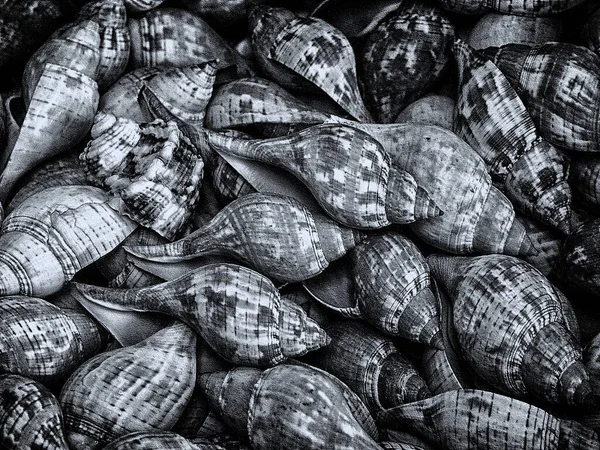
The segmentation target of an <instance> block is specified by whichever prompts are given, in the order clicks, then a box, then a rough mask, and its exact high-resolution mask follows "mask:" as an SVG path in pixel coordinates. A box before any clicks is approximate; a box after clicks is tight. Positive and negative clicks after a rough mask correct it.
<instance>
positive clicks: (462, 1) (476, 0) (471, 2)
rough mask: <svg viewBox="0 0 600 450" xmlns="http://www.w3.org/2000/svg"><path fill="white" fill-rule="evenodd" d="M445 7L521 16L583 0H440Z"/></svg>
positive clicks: (544, 12) (540, 13) (560, 8)
mask: <svg viewBox="0 0 600 450" xmlns="http://www.w3.org/2000/svg"><path fill="white" fill-rule="evenodd" d="M439 1H440V3H441V4H442V5H443V6H444V8H446V9H448V10H450V11H454V12H457V13H461V14H483V13H486V12H490V11H496V12H499V13H503V14H514V15H519V16H547V15H550V14H556V13H559V12H562V11H566V10H567V9H570V8H573V7H574V6H577V5H579V4H580V3H582V2H583V0H499V1H491V2H490V1H488V0H439Z"/></svg>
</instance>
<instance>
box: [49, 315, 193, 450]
mask: <svg viewBox="0 0 600 450" xmlns="http://www.w3.org/2000/svg"><path fill="white" fill-rule="evenodd" d="M195 379H196V333H194V332H193V331H192V329H191V328H189V327H188V326H187V325H185V324H183V323H174V324H172V325H170V326H168V327H166V328H164V329H162V330H160V331H158V332H157V333H155V334H153V335H152V336H150V337H149V338H147V339H145V340H144V341H142V342H140V343H138V344H136V345H132V346H128V347H123V348H119V349H116V350H112V351H109V352H104V353H101V354H99V355H97V356H95V357H93V358H91V359H89V360H88V361H86V362H85V363H83V364H82V365H81V366H80V367H79V368H78V369H77V370H76V371H75V372H74V373H73V374H72V375H71V376H70V377H69V379H68V380H67V381H66V383H65V384H64V386H63V388H62V390H61V392H60V396H59V401H60V405H61V407H62V410H63V414H64V418H65V429H66V433H67V440H68V442H69V444H70V445H71V447H72V448H87V449H90V450H92V449H97V448H102V446H103V445H106V444H108V443H109V442H111V441H113V440H115V439H117V438H119V437H121V436H124V435H126V434H128V433H131V432H134V431H152V430H169V429H170V428H171V427H172V426H173V425H174V424H175V423H176V422H177V420H178V419H179V416H180V415H181V413H182V411H183V409H184V408H185V406H186V404H187V402H188V401H189V399H190V397H191V395H192V391H193V388H194V383H195Z"/></svg>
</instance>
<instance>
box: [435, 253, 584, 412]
mask: <svg viewBox="0 0 600 450" xmlns="http://www.w3.org/2000/svg"><path fill="white" fill-rule="evenodd" d="M427 262H428V263H429V266H430V267H431V271H432V274H433V276H434V277H435V278H436V280H437V281H439V282H440V284H441V285H442V286H443V287H444V289H445V290H446V291H447V292H448V294H449V296H450V298H451V301H452V302H453V304H454V305H453V310H454V327H455V329H456V334H457V338H458V341H459V344H460V347H461V349H462V352H463V357H464V359H465V360H466V361H467V362H468V363H469V365H470V367H471V368H472V369H473V371H474V372H475V373H477V374H478V375H479V376H480V377H481V378H483V379H484V380H485V381H487V382H488V383H490V384H491V385H493V386H496V387H497V388H498V389H500V390H502V391H503V392H506V393H508V394H510V395H514V396H521V397H523V396H526V395H532V396H535V397H537V398H540V399H543V400H544V401H547V402H551V403H560V404H576V405H582V404H586V403H589V402H592V401H593V394H592V390H591V386H590V384H589V375H588V373H587V371H586V369H585V366H584V365H583V363H582V361H581V358H582V357H581V345H580V343H579V328H578V323H577V319H576V317H575V313H574V312H573V310H572V307H571V305H570V304H569V302H568V301H567V300H566V298H565V297H564V296H563V294H562V293H560V292H559V291H557V290H556V289H555V288H554V287H553V286H552V284H551V283H550V282H549V281H548V280H547V279H546V277H544V276H543V275H542V274H541V273H540V272H539V271H538V270H537V269H535V268H534V267H532V266H531V265H529V264H528V263H526V262H524V261H522V260H520V259H518V258H515V257H512V256H507V255H486V256H479V257H457V256H442V255H431V256H429V257H428V258H427ZM492 349H493V351H492Z"/></svg>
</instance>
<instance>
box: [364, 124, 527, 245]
mask: <svg viewBox="0 0 600 450" xmlns="http://www.w3.org/2000/svg"><path fill="white" fill-rule="evenodd" d="M360 126H361V129H363V130H365V131H366V132H367V133H369V134H370V135H371V136H372V137H373V138H375V139H376V140H377V141H379V142H380V143H381V145H382V146H383V148H384V149H385V150H386V151H387V153H388V154H389V155H390V159H391V160H392V162H393V164H394V165H396V166H397V167H401V168H403V169H404V170H408V171H409V172H410V173H411V174H413V175H414V177H415V179H416V180H418V184H419V186H423V188H424V189H425V190H426V191H427V192H428V193H429V195H430V196H431V198H432V199H433V201H434V202H435V204H437V205H439V207H440V208H441V209H442V210H443V211H444V215H442V216H440V217H434V218H431V219H429V220H421V221H418V222H415V223H413V224H411V225H410V228H411V230H412V231H413V232H414V233H415V234H416V235H417V236H418V237H419V238H420V239H422V240H423V241H425V242H426V243H427V244H429V245H432V246H434V247H436V248H438V249H440V250H444V251H447V252H451V253H459V254H460V253H472V252H479V253H484V254H487V253H506V254H511V255H520V256H523V255H527V254H530V253H535V249H534V248H533V247H532V245H531V242H530V241H529V240H528V239H527V238H526V230H525V227H524V226H523V224H521V223H520V222H519V221H518V220H517V219H516V218H515V211H514V208H513V205H512V203H510V201H509V200H508V199H507V198H506V197H505V196H504V195H503V194H502V193H501V192H500V191H499V190H498V189H496V188H495V187H494V186H493V185H492V180H491V177H490V176H489V174H488V172H487V169H486V167H485V163H484V162H483V160H482V159H481V157H480V156H479V155H477V154H476V152H475V151H474V150H473V149H472V148H471V147H470V146H469V145H468V144H467V143H466V142H465V141H464V140H462V139H461V138H460V137H459V136H457V135H456V134H454V133H453V132H451V131H449V130H445V129H443V128H440V127H436V126H427V125H417V124H389V125H373V124H369V125H360Z"/></svg>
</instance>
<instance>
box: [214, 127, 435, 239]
mask: <svg viewBox="0 0 600 450" xmlns="http://www.w3.org/2000/svg"><path fill="white" fill-rule="evenodd" d="M207 138H208V142H209V145H211V147H213V148H214V149H215V150H217V151H221V152H224V153H229V154H234V155H236V156H240V157H242V158H248V159H254V160H257V161H261V162H265V163H268V164H272V165H274V166H277V167H280V168H282V169H285V170H287V171H289V172H291V173H292V174H294V175H295V176H296V177H298V178H299V179H300V180H301V181H302V182H303V183H304V184H305V185H306V186H307V187H308V189H309V190H310V191H311V193H312V194H313V195H314V197H315V198H316V200H317V202H318V203H319V204H320V205H321V206H322V207H323V209H324V210H325V211H326V212H327V213H328V214H329V215H330V216H331V217H332V218H334V219H335V220H337V221H338V222H340V223H341V224H343V225H345V226H350V227H355V228H364V229H374V228H381V227H384V226H386V225H389V224H391V223H410V222H414V221H416V220H420V219H423V220H424V219H429V218H431V217H436V216H438V215H440V214H443V213H442V211H441V210H440V209H439V208H438V207H437V206H436V204H435V203H434V202H433V201H432V200H431V199H430V197H429V195H428V193H427V191H426V190H425V189H422V188H421V187H420V186H419V185H418V184H417V183H416V182H415V181H414V178H413V177H412V175H411V174H410V173H409V172H407V171H405V170H403V169H401V168H399V167H397V166H394V165H393V164H392V162H391V160H390V157H389V155H388V154H387V152H386V151H385V150H384V149H383V147H382V146H381V144H380V143H379V142H378V141H377V140H375V139H374V138H372V137H371V136H370V135H369V134H368V133H365V132H363V131H361V130H358V129H356V128H353V127H351V126H348V125H343V124H320V125H314V126H311V127H309V128H306V129H304V130H302V131H299V132H296V133H293V134H291V135H287V136H283V137H280V138H271V139H243V138H237V137H234V136H232V135H228V134H224V133H219V132H215V131H210V130H207Z"/></svg>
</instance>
